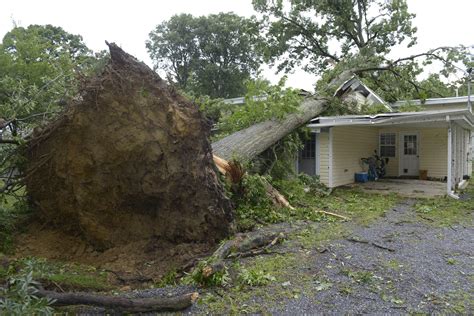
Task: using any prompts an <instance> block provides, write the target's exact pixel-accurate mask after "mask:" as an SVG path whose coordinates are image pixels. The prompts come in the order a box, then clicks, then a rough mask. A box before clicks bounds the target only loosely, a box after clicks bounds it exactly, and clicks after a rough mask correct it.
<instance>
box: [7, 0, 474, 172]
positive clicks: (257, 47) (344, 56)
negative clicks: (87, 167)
mask: <svg viewBox="0 0 474 316" xmlns="http://www.w3.org/2000/svg"><path fill="white" fill-rule="evenodd" d="M253 5H254V8H255V10H256V12H257V13H258V14H259V17H258V18H257V17H255V16H253V17H251V18H244V17H240V16H238V15H236V14H233V13H219V14H211V15H208V16H199V17H195V16H192V15H190V14H180V15H175V16H172V17H171V18H170V19H169V20H167V21H164V22H162V23H160V24H158V25H157V26H156V28H155V29H154V30H152V31H151V32H150V34H149V40H148V41H147V42H146V48H147V49H148V52H149V54H150V57H151V59H152V61H153V64H154V68H155V70H158V69H160V70H164V71H165V72H166V73H167V80H168V81H169V82H170V83H171V84H174V85H176V86H177V87H178V88H179V89H181V90H182V91H183V92H184V93H186V94H187V95H189V96H190V97H192V98H193V99H194V100H195V101H196V102H197V103H199V104H200V105H201V108H202V109H203V110H204V112H205V113H206V115H208V117H209V118H210V119H211V120H212V121H213V122H214V123H217V121H219V120H220V121H221V122H220V126H221V127H222V128H223V131H224V130H225V132H226V133H229V132H232V131H233V130H235V129H237V128H239V126H241V125H242V122H243V121H242V118H245V120H244V121H245V122H255V121H257V120H262V119H266V118H268V117H271V116H272V115H274V114H275V113H280V110H279V108H278V106H281V104H282V102H280V101H281V100H276V99H275V98H273V99H272V100H273V101H272V102H270V101H267V102H266V104H264V105H261V104H258V102H248V103H249V104H250V105H252V106H247V107H245V108H243V109H244V110H245V111H247V112H248V113H244V112H243V110H242V109H241V110H239V111H235V107H230V106H228V105H225V104H224V103H223V102H221V101H219V98H231V97H238V96H243V95H246V94H248V97H249V98H253V97H254V96H255V95H258V94H263V95H265V94H268V91H270V90H271V89H270V85H269V84H268V82H266V81H265V79H264V78H259V69H260V67H261V65H262V64H264V63H265V64H269V65H274V66H276V67H277V69H278V70H279V71H280V72H281V73H286V72H290V71H295V70H296V69H299V68H298V67H301V68H302V69H303V70H305V71H308V72H312V73H315V74H318V75H319V77H320V79H319V80H318V82H315V88H316V91H317V93H319V94H323V95H326V96H331V95H332V93H331V91H327V84H328V82H330V81H331V80H332V78H334V77H335V76H337V75H338V74H340V73H341V72H342V71H345V70H350V71H352V72H353V73H354V74H356V75H358V76H359V77H360V78H361V79H362V80H363V81H364V82H365V83H366V84H367V85H368V86H369V87H371V88H372V89H373V90H374V91H376V92H377V93H378V94H379V95H381V96H382V97H383V98H384V99H385V100H387V101H395V100H399V99H412V98H421V99H424V98H429V97H441V96H453V95H455V89H454V87H456V86H457V87H460V89H459V90H460V94H465V87H466V85H465V81H464V77H463V74H462V72H461V74H462V76H461V79H460V80H461V81H453V80H451V81H448V80H447V78H452V77H450V76H452V75H453V74H455V73H459V67H461V68H466V67H467V66H469V65H470V64H469V63H470V61H469V59H468V56H469V55H468V51H467V49H466V48H465V47H462V46H460V47H438V48H433V49H431V50H429V51H427V52H421V53H420V54H417V55H412V56H405V57H400V58H393V57H391V56H392V55H391V54H390V53H391V52H392V50H393V48H395V47H397V46H406V47H412V46H413V45H415V44H416V42H417V38H416V27H414V26H413V23H412V22H413V18H414V15H413V14H411V13H410V12H409V8H408V6H407V3H406V2H405V1H378V0H340V1H301V0H287V1H272V0H253ZM106 60H107V54H106V53H104V52H96V53H94V52H93V51H92V50H90V49H89V48H88V47H87V46H86V44H85V43H84V41H83V39H82V37H81V36H80V35H74V34H70V33H68V32H67V31H65V30H63V29H62V28H61V27H57V26H52V25H30V26H28V27H20V26H14V27H13V29H12V30H11V31H10V32H8V33H7V34H6V35H5V36H4V38H3V40H2V42H1V44H0V109H1V110H0V129H1V130H2V133H1V135H2V139H1V141H0V142H1V143H2V144H3V145H4V146H1V148H2V149H1V153H2V155H1V157H0V164H1V165H2V166H8V165H10V164H11V163H12V159H10V158H11V155H10V149H11V148H13V146H14V144H17V143H21V142H22V141H23V140H22V139H23V137H24V136H25V135H27V134H28V133H29V131H31V130H32V129H33V128H35V127H36V126H38V125H40V124H41V123H42V122H43V121H45V120H49V119H51V118H54V117H55V115H57V113H58V112H59V111H61V109H62V107H63V106H64V105H65V104H66V103H67V102H68V100H69V99H70V98H72V97H74V96H76V95H77V91H78V89H79V86H80V83H81V80H82V78H84V77H87V76H88V75H90V74H92V73H94V72H97V71H100V69H101V67H102V66H103V65H104V64H105V61H106ZM433 63H434V64H436V65H437V67H438V69H439V71H438V72H437V73H435V74H431V75H430V76H428V77H427V78H426V79H424V80H419V79H418V78H420V75H421V74H422V73H423V70H424V69H425V67H426V66H428V65H431V64H433ZM256 87H262V88H261V90H260V91H256ZM282 88H283V87H282V86H281V85H279V86H278V88H277V90H278V89H280V90H281V91H282V92H281V93H282V99H284V98H285V96H284V94H285V93H284V92H283V89H282ZM269 89H270V90H269ZM287 92H288V93H294V92H292V91H291V90H288V91H287ZM273 95H275V94H273ZM216 99H217V100H216ZM272 107H274V108H272ZM290 107H291V106H290ZM275 109H276V110H275ZM337 111H339V112H338V113H343V111H342V112H341V111H340V109H338V110H337ZM234 123H235V124H234ZM232 124H234V125H235V126H233V127H232V126H230V125H232ZM224 127H225V128H224ZM5 145H7V146H5Z"/></svg>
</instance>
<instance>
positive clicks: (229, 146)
mask: <svg viewBox="0 0 474 316" xmlns="http://www.w3.org/2000/svg"><path fill="white" fill-rule="evenodd" d="M352 76H353V71H351V70H347V71H344V72H342V73H341V74H339V75H338V76H337V77H335V78H334V79H333V80H332V81H331V82H330V84H329V85H328V90H329V91H333V90H334V91H335V90H336V89H337V88H338V87H339V86H340V85H341V84H343V83H344V82H345V81H346V80H348V79H350V78H351V77H352ZM328 101H329V98H325V97H321V96H318V95H316V96H314V97H308V98H305V99H304V100H303V102H302V103H301V105H300V108H299V110H298V111H297V112H295V113H290V114H288V115H287V116H286V117H285V118H284V119H282V120H281V121H278V120H268V121H264V122H260V123H257V124H255V125H252V126H250V127H247V128H246V129H243V130H240V131H238V132H235V133H234V134H231V135H229V136H227V137H224V138H223V139H221V140H218V141H216V142H214V143H212V150H213V153H214V155H216V156H219V157H220V158H222V159H225V160H231V159H237V160H239V161H240V162H247V161H250V160H252V159H253V158H255V157H256V156H258V155H259V154H261V153H263V152H264V151H265V150H266V149H268V148H270V147H271V146H272V145H274V144H275V143H276V142H277V141H279V140H280V139H282V138H283V137H285V136H286V135H288V134H289V133H291V132H292V131H294V130H295V129H296V128H298V127H300V126H302V125H304V124H306V123H307V122H309V121H310V120H311V119H313V118H315V117H317V116H318V115H319V114H321V113H322V112H323V111H324V110H325V109H326V107H327V105H328Z"/></svg>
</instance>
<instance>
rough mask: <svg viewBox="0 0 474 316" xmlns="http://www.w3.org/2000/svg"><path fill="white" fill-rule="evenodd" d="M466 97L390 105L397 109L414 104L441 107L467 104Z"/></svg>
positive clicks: (472, 96)
mask: <svg viewBox="0 0 474 316" xmlns="http://www.w3.org/2000/svg"><path fill="white" fill-rule="evenodd" d="M467 99H468V96H467V95H465V96H461V97H448V98H431V99H426V100H419V99H417V100H402V101H397V102H394V103H392V104H391V105H392V107H394V108H397V107H400V106H402V105H405V104H414V105H423V106H430V105H442V104H450V105H452V104H463V103H464V104H467ZM471 101H473V102H474V95H471Z"/></svg>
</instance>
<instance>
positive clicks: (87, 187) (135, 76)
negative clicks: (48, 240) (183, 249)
mask: <svg viewBox="0 0 474 316" xmlns="http://www.w3.org/2000/svg"><path fill="white" fill-rule="evenodd" d="M109 48H110V56H111V60H110V62H109V63H108V65H107V66H106V67H105V69H104V70H103V72H102V73H101V74H100V75H99V76H97V77H95V78H92V79H91V80H90V81H89V82H88V83H87V84H86V85H85V89H84V90H83V92H82V93H81V97H80V98H78V100H77V101H75V102H74V103H72V104H70V105H69V106H68V107H67V108H66V110H65V111H64V113H63V114H61V115H60V116H59V117H58V118H57V119H56V120H54V121H53V122H51V123H50V124H48V125H46V126H44V127H42V128H38V129H36V130H35V132H34V134H33V135H32V136H31V139H29V140H28V143H27V148H26V151H27V155H26V156H27V158H28V163H27V166H26V169H25V175H26V178H25V179H26V189H27V192H28V194H29V197H30V200H31V203H32V205H33V206H34V207H35V208H36V209H37V211H38V212H39V214H40V218H41V220H42V221H44V222H48V223H50V224H52V225H54V226H55V227H57V228H59V229H61V230H62V231H65V232H76V233H80V234H81V235H82V236H83V238H85V239H86V240H88V241H89V242H90V243H92V244H93V245H94V246H95V248H96V249H107V248H110V247H113V246H117V245H120V244H125V243H129V242H133V241H136V240H141V239H151V238H158V239H164V240H167V241H170V242H173V243H181V242H189V241H202V242H209V243H213V242H215V241H218V240H220V239H222V238H225V237H226V236H228V235H229V234H230V232H231V230H232V221H233V217H232V206H231V203H230V201H229V200H228V198H227V197H226V196H225V195H224V191H223V188H222V186H221V184H220V182H219V180H218V177H217V175H216V172H215V166H214V163H213V161H212V151H211V146H210V143H209V141H208V136H209V133H210V127H209V126H208V124H207V123H206V121H205V119H204V118H203V116H202V114H201V113H200V112H199V110H198V108H197V106H196V105H194V104H192V103H191V102H189V101H188V100H186V99H185V98H183V97H182V96H181V95H180V94H179V93H177V92H176V90H175V89H174V88H172V87H171V86H169V85H167V84H166V83H165V82H164V81H163V80H162V79H161V78H160V77H159V76H158V75H157V74H156V73H155V72H153V71H152V70H151V69H149V68H148V67H147V66H146V65H144V64H143V63H140V62H138V61H137V60H136V59H135V58H134V57H132V56H130V55H128V54H127V53H125V52H124V51H123V50H121V49H120V48H119V47H118V46H116V45H115V44H109Z"/></svg>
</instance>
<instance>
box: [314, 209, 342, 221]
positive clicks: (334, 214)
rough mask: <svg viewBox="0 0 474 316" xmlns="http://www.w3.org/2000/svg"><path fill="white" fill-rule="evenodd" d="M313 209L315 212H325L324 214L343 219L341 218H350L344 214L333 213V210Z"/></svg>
mask: <svg viewBox="0 0 474 316" xmlns="http://www.w3.org/2000/svg"><path fill="white" fill-rule="evenodd" d="M314 211H315V212H317V213H321V214H326V215H330V216H334V217H337V218H340V219H343V220H345V221H348V220H350V218H349V217H346V216H344V215H339V214H336V213H333V212H328V211H322V210H314Z"/></svg>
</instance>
